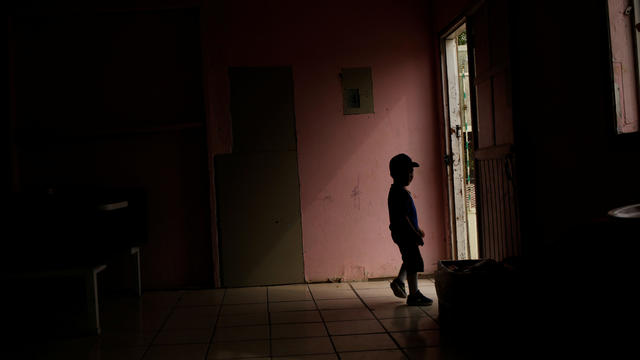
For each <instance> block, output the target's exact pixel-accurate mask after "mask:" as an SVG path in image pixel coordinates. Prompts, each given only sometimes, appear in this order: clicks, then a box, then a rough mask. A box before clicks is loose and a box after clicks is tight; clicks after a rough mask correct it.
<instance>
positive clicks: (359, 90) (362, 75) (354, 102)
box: [340, 67, 373, 115]
mask: <svg viewBox="0 0 640 360" xmlns="http://www.w3.org/2000/svg"><path fill="white" fill-rule="evenodd" d="M340 76H341V78H342V103H343V105H342V106H343V109H344V114H345V115H351V114H369V113H373V83H372V81H371V68H370V67H363V68H345V69H342V72H341V73H340Z"/></svg>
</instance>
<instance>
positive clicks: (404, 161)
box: [389, 154, 420, 177]
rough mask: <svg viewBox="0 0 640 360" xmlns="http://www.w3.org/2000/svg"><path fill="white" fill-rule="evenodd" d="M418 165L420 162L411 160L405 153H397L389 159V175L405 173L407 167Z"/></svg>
mask: <svg viewBox="0 0 640 360" xmlns="http://www.w3.org/2000/svg"><path fill="white" fill-rule="evenodd" d="M415 167H420V164H418V163H417V162H414V161H413V160H411V158H410V157H409V155H407V154H398V155H396V156H394V157H392V158H391V160H390V161H389V172H390V173H391V177H394V176H396V175H400V174H403V173H406V172H407V171H408V170H409V169H411V168H415Z"/></svg>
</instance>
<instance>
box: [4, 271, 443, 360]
mask: <svg viewBox="0 0 640 360" xmlns="http://www.w3.org/2000/svg"><path fill="white" fill-rule="evenodd" d="M419 287H420V289H421V291H422V292H423V293H424V294H425V295H426V296H428V297H430V298H433V299H434V304H433V305H432V306H429V307H407V306H406V305H405V304H404V300H403V299H398V298H396V297H394V296H393V293H392V292H391V290H390V289H389V282H388V281H370V282H358V283H335V284H334V283H326V284H309V285H283V286H269V287H252V288H235V289H215V290H203V291H175V292H148V293H145V294H144V295H143V296H142V298H141V299H119V300H117V301H115V300H110V301H105V302H104V304H102V309H101V312H102V318H101V320H102V327H103V334H102V335H101V336H91V337H83V338H75V339H67V340H59V341H49V342H48V343H46V344H32V345H30V346H28V348H22V349H19V351H21V352H19V353H16V354H20V355H24V357H25V358H34V359H69V360H73V359H102V360H104V359H136V360H140V359H143V360H161V359H162V360H164V359H181V360H191V359H199V360H204V359H207V360H208V359H231V358H234V359H235V358H254V359H318V360H320V359H406V358H410V359H441V358H444V355H443V351H441V347H440V331H439V326H438V321H437V316H438V312H437V310H438V305H437V297H436V294H435V288H434V284H433V282H432V281H431V280H428V279H421V280H420V281H419Z"/></svg>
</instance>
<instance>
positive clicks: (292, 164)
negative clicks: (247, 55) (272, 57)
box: [215, 68, 304, 287]
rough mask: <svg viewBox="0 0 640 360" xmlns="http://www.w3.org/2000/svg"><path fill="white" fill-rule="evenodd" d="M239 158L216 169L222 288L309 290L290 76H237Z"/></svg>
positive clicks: (282, 72) (222, 160) (249, 71)
mask: <svg viewBox="0 0 640 360" xmlns="http://www.w3.org/2000/svg"><path fill="white" fill-rule="evenodd" d="M230 80H231V116H232V125H233V142H234V145H233V153H231V154H227V155H222V156H217V157H216V162H215V173H216V197H217V206H218V216H219V217H218V220H219V235H220V259H221V261H220V262H221V273H222V274H221V275H222V276H221V278H222V284H223V285H224V286H231V287H234V286H255V285H272V284H290V283H300V282H304V266H303V255H302V230H301V216H300V185H299V181H298V159H297V151H296V136H295V117H294V112H293V80H292V73H291V69H290V68H232V69H231V71H230Z"/></svg>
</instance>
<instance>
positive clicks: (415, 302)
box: [407, 290, 433, 306]
mask: <svg viewBox="0 0 640 360" xmlns="http://www.w3.org/2000/svg"><path fill="white" fill-rule="evenodd" d="M431 304H433V300H431V299H429V298H428V297H426V296H424V295H422V293H421V292H420V291H419V290H418V291H416V292H415V294H411V295H409V296H407V305H409V306H429V305H431Z"/></svg>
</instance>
